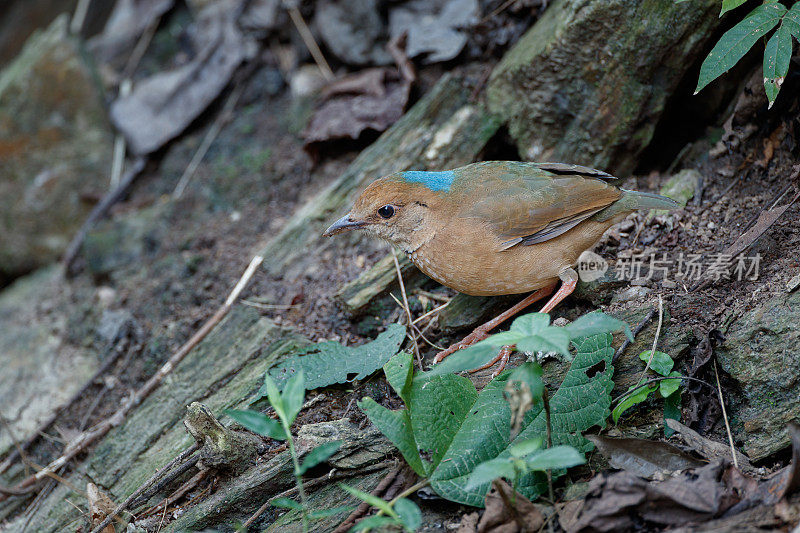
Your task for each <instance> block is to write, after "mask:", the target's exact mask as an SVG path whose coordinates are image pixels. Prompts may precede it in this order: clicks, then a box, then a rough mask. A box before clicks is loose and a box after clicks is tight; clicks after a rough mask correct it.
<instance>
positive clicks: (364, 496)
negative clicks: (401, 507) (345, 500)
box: [339, 483, 397, 518]
mask: <svg viewBox="0 0 800 533" xmlns="http://www.w3.org/2000/svg"><path fill="white" fill-rule="evenodd" d="M339 486H340V487H342V488H343V489H344V490H346V491H347V492H349V493H350V494H352V495H353V496H355V497H356V498H358V499H359V500H361V501H364V502H367V503H368V504H370V505H371V506H373V507H375V508H376V509H380V510H381V511H383V512H384V513H386V514H387V515H388V516H392V517H394V518H397V513H396V512H394V509H392V506H391V505H389V502H387V501H384V500H382V499H380V498H378V497H377V496H375V495H374V494H370V493H368V492H364V491H361V490H358V489H357V488H355V487H351V486H350V485H346V484H344V483H339Z"/></svg>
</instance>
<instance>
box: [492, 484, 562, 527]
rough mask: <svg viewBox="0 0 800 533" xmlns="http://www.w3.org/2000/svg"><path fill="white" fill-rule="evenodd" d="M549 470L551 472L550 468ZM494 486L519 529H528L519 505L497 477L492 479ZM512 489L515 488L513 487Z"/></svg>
mask: <svg viewBox="0 0 800 533" xmlns="http://www.w3.org/2000/svg"><path fill="white" fill-rule="evenodd" d="M548 472H549V470H548ZM492 486H493V487H494V488H495V490H496V491H497V494H499V495H500V499H502V500H503V503H504V504H505V506H506V509H508V512H509V513H511V517H512V518H513V519H514V522H516V523H517V527H519V530H520V531H526V527H525V522H524V521H523V520H522V517H521V516H520V515H519V511H517V507H516V506H515V505H514V503H513V502H512V501H511V499H510V498H509V497H508V494H506V491H505V490H503V486H502V485H501V484H500V480H498V479H495V480H494V481H492ZM512 490H513V487H512ZM551 500H552V497H551Z"/></svg>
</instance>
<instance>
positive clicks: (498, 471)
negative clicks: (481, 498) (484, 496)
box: [464, 457, 516, 490]
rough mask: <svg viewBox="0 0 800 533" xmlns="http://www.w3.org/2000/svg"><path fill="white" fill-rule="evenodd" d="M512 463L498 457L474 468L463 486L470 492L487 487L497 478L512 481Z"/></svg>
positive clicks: (505, 458) (513, 473)
mask: <svg viewBox="0 0 800 533" xmlns="http://www.w3.org/2000/svg"><path fill="white" fill-rule="evenodd" d="M515 475H516V473H515V472H514V463H512V462H511V460H510V459H509V458H508V457H498V458H496V459H492V460H490V461H486V462H485V463H481V464H479V465H478V466H476V467H475V468H474V469H473V470H472V473H471V474H470V475H469V478H467V483H466V485H465V486H464V488H465V489H466V490H472V489H475V488H476V487H480V486H488V485H489V484H491V482H492V481H494V480H495V479H497V478H500V477H502V478H506V479H513V478H514V476H515Z"/></svg>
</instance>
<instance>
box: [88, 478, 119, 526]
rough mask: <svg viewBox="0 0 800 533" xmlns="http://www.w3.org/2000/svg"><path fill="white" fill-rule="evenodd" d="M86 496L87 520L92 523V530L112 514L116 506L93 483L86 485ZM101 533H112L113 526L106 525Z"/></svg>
mask: <svg viewBox="0 0 800 533" xmlns="http://www.w3.org/2000/svg"><path fill="white" fill-rule="evenodd" d="M86 494H87V496H88V498H89V519H90V520H91V522H92V528H95V527H97V526H99V525H100V523H101V522H102V521H103V520H105V518H106V517H107V516H108V515H109V514H111V513H113V512H114V509H116V507H117V506H116V504H115V503H114V502H113V501H112V500H111V498H109V497H108V496H106V495H105V493H103V491H101V490H100V489H99V488H98V487H97V485H95V484H94V483H87V484H86ZM102 531H103V533H114V525H113V524H108V525H107V526H106V527H104V528H103V530H102Z"/></svg>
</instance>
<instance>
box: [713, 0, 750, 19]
mask: <svg viewBox="0 0 800 533" xmlns="http://www.w3.org/2000/svg"><path fill="white" fill-rule="evenodd" d="M745 2H747V0H722V10H721V11H720V12H719V16H720V17H721V16H722V15H724V14H725V13H727V12H728V11H730V10H731V9H736V8H737V7H739V6H740V5H742V4H744V3H745Z"/></svg>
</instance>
